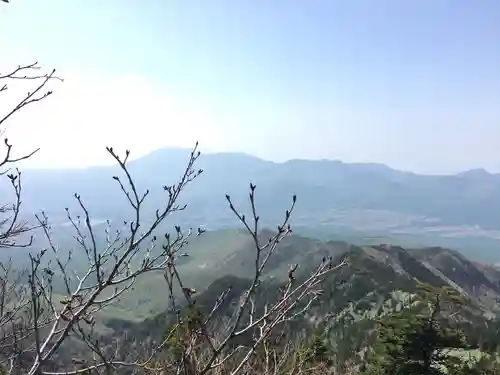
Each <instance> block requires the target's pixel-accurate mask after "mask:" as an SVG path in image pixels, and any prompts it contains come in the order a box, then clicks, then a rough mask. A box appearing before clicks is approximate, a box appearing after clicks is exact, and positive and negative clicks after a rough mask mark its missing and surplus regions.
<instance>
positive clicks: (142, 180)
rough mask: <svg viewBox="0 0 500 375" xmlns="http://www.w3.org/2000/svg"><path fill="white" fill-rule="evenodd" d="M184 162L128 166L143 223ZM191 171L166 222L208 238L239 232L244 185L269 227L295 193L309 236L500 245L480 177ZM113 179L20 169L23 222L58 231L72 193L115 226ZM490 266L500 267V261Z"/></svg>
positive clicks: (350, 167)
mask: <svg viewBox="0 0 500 375" xmlns="http://www.w3.org/2000/svg"><path fill="white" fill-rule="evenodd" d="M189 153H190V150H187V149H169V148H167V149H161V150H158V151H155V152H153V153H151V154H149V155H147V156H145V157H142V158H140V159H137V160H134V161H131V162H130V164H129V165H130V171H131V173H132V175H133V176H134V178H135V180H136V183H137V185H138V186H139V188H140V189H146V188H148V189H150V191H151V194H150V197H149V204H148V205H147V206H146V209H147V210H148V211H149V213H150V214H152V213H153V212H154V209H155V208H156V207H158V205H160V204H161V203H162V202H164V198H163V194H164V192H163V191H162V186H163V185H165V184H166V183H171V182H175V180H176V178H177V177H178V176H180V174H181V172H182V171H183V168H184V167H185V165H186V162H187V161H188V158H189ZM197 168H201V169H203V170H204V173H203V174H202V175H201V176H200V177H199V179H198V180H197V181H195V182H194V183H193V184H192V185H191V186H189V187H188V189H186V191H185V193H184V195H183V196H182V199H181V201H182V202H183V203H187V204H188V210H187V211H186V212H183V213H182V214H180V215H178V216H176V217H173V218H172V221H171V223H174V222H176V223H178V222H181V223H184V224H187V225H192V226H196V225H206V227H207V228H209V229H216V228H221V227H229V226H234V225H237V224H238V223H237V222H236V221H235V218H234V216H233V215H232V214H231V212H230V211H229V209H228V207H227V202H226V200H225V198H224V196H225V194H230V195H231V197H232V198H233V201H234V202H235V203H237V204H243V206H242V208H245V209H246V208H247V207H248V205H247V203H244V202H246V200H247V197H248V184H249V182H253V183H255V184H257V199H258V200H257V204H258V209H259V212H260V216H261V217H262V218H263V221H264V223H265V224H267V225H271V224H272V225H273V226H274V225H275V223H276V220H278V218H280V217H281V215H282V214H283V212H284V210H285V209H286V208H287V207H288V205H289V203H290V201H291V196H292V194H297V197H298V203H297V208H296V212H295V213H294V216H293V221H292V222H293V223H294V225H295V226H296V227H297V228H300V229H301V230H303V231H304V232H308V233H307V234H314V235H315V236H316V235H319V236H320V237H321V236H323V237H324V236H326V237H328V236H329V235H333V234H336V235H338V236H342V235H344V236H347V237H348V238H347V239H349V240H351V239H353V238H354V239H355V238H362V237H363V236H365V237H370V236H373V237H388V238H390V239H391V238H392V239H399V240H401V241H403V242H404V241H410V242H412V244H420V243H421V244H422V245H424V244H429V243H431V244H437V245H444V246H452V247H460V248H466V247H471V246H474V247H480V248H481V250H484V249H488V250H487V252H488V253H489V254H491V253H492V252H493V250H494V249H495V248H496V246H497V245H500V242H499V240H500V174H490V173H488V172H486V171H484V170H482V169H475V170H470V171H466V172H463V173H459V174H455V175H418V174H415V173H409V172H402V171H397V170H394V169H391V168H389V167H388V166H386V165H382V164H362V163H354V164H347V163H343V162H341V161H336V160H290V161H287V162H284V163H274V162H270V161H265V160H262V159H259V158H257V157H254V156H250V155H246V154H242V153H214V154H204V155H202V156H201V157H200V159H199V161H198V163H197ZM117 173H119V172H118V169H117V167H116V166H113V167H91V168H86V169H66V170H63V169H59V170H55V169H46V170H44V169H31V170H30V169H28V170H24V171H23V179H24V191H23V194H24V196H23V202H24V213H25V214H28V213H29V214H31V212H33V211H35V210H40V209H44V210H45V211H47V212H48V213H49V214H50V215H51V217H52V219H53V220H55V221H56V222H59V221H60V220H63V218H64V208H65V207H70V208H72V209H75V207H76V205H75V201H74V198H73V194H74V193H75V192H78V193H79V194H81V196H82V198H83V199H84V201H85V202H86V204H87V205H88V208H89V209H90V211H91V212H92V214H93V217H94V219H95V220H96V221H99V220H103V219H111V220H120V221H121V220H123V219H124V218H126V217H128V215H129V214H130V211H129V209H128V207H127V204H126V199H125V197H124V196H123V194H122V193H121V192H120V190H119V187H118V186H117V184H116V183H115V181H113V180H112V178H111V177H112V176H113V175H116V174H117ZM4 188H5V187H4V186H2V187H0V192H2V195H3V194H6V193H5V190H3V189H4ZM349 236H350V237H349ZM481 241H482V242H481ZM375 242H381V241H380V240H376V241H375ZM483 258H484V257H483ZM489 260H491V261H500V253H499V255H498V256H497V255H495V256H492V257H491V259H489Z"/></svg>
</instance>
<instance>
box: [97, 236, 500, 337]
mask: <svg viewBox="0 0 500 375" xmlns="http://www.w3.org/2000/svg"><path fill="white" fill-rule="evenodd" d="M283 245H284V246H283V247H281V248H280V249H279V251H278V252H277V253H276V254H279V256H277V257H276V258H275V260H274V262H273V263H271V264H270V269H269V271H268V273H267V274H266V277H265V281H264V282H265V283H266V285H267V288H265V287H263V289H262V290H272V289H273V288H274V289H276V288H277V287H278V286H279V285H282V284H283V282H285V281H286V275H287V273H286V269H287V268H288V265H289V264H292V263H294V262H298V263H299V264H300V269H301V272H302V274H301V275H303V276H305V275H306V274H308V272H310V271H311V269H312V268H313V267H314V265H315V264H316V263H317V262H319V260H320V259H321V258H322V257H323V256H324V255H331V256H333V257H335V259H336V260H335V261H336V262H340V261H341V260H342V259H347V260H348V263H347V265H346V266H344V267H343V268H342V269H341V270H339V271H338V272H336V273H334V274H333V275H331V277H330V278H328V279H327V280H326V282H324V284H323V289H324V294H323V297H322V300H321V302H320V303H318V304H315V305H314V306H313V308H312V309H311V310H310V312H309V313H308V314H309V316H310V317H311V320H307V319H306V320H305V321H310V322H313V321H314V322H316V323H314V324H317V322H318V321H327V320H328V319H330V318H331V317H333V316H339V315H342V314H350V315H352V316H353V317H354V318H355V320H360V319H361V320H362V319H372V318H373V317H374V316H375V315H374V314H375V312H377V311H378V312H380V311H385V310H387V309H389V310H390V309H394V308H397V305H398V304H399V303H400V302H401V301H402V299H404V298H407V296H409V295H411V294H412V293H415V292H416V290H417V284H418V282H423V283H426V284H429V285H431V286H434V287H441V286H451V287H452V288H454V289H456V290H457V291H458V292H459V293H460V294H461V295H462V296H463V298H464V301H466V308H465V309H463V311H462V313H461V314H463V316H464V319H466V321H469V322H471V321H474V322H476V323H477V322H485V321H486V320H488V319H492V318H498V317H499V314H500V270H497V269H496V268H494V267H492V266H486V265H482V264H479V263H477V262H473V261H471V260H468V259H467V258H465V257H464V256H463V255H461V254H459V253H457V252H455V251H452V250H449V249H443V248H422V249H404V248H402V247H399V246H389V245H378V246H353V245H348V244H346V243H340V242H339V243H337V242H329V243H325V242H319V241H317V240H314V239H310V238H305V237H299V236H291V237H288V238H287V241H286V243H284V244H283ZM243 249H244V248H240V249H239V250H237V251H236V252H235V253H234V254H233V255H232V256H231V257H230V262H232V266H229V263H230V262H226V263H224V264H223V265H222V264H221V266H220V267H219V268H218V271H217V275H218V276H217V277H215V276H216V275H214V274H212V280H213V281H212V282H210V283H207V284H206V286H205V287H203V288H201V289H200V290H199V293H198V294H197V295H196V301H197V304H199V305H200V306H203V307H204V308H206V309H208V310H209V309H211V308H212V306H213V303H214V301H215V299H216V298H217V297H218V296H219V295H220V294H221V293H222V292H223V291H224V290H225V289H227V288H228V287H229V286H230V287H231V293H230V294H229V295H228V296H227V297H226V300H225V309H226V310H225V311H226V312H225V313H229V311H230V310H231V309H232V306H234V305H233V304H232V302H233V301H236V300H238V299H239V298H240V296H241V295H242V293H244V291H245V290H246V288H248V286H249V285H250V284H251V267H245V262H246V260H245V259H247V258H248V256H247V253H248V250H249V249H245V250H243ZM301 249H302V251H301ZM234 265H241V266H242V267H241V268H238V267H237V268H231V267H233V266H234ZM249 266H250V265H249ZM301 275H300V274H299V276H298V278H299V280H300V278H301V277H303V276H301ZM192 280H194V278H192ZM207 280H208V279H206V278H205V279H204V282H206V281H207ZM273 286H274V287H273ZM266 296H267V292H266V293H264V294H259V299H258V300H259V302H260V303H262V304H264V303H265V301H266V298H268V297H269V296H267V297H266ZM405 296H406V297H405ZM170 316H171V315H170V314H168V313H167V312H162V313H160V314H157V315H155V316H153V317H150V318H147V319H146V320H144V321H143V322H137V321H136V322H130V321H126V320H124V319H116V318H112V319H110V320H109V321H108V323H107V324H108V325H109V326H110V327H112V328H113V329H115V330H122V329H126V330H129V331H131V332H133V334H134V335H137V336H138V337H143V336H151V335H152V332H156V331H157V330H155V328H156V327H165V326H166V324H167V320H168V319H169V317H170ZM312 317H314V319H312ZM307 324H309V323H307ZM311 324H312V323H311ZM481 324H482V323H481Z"/></svg>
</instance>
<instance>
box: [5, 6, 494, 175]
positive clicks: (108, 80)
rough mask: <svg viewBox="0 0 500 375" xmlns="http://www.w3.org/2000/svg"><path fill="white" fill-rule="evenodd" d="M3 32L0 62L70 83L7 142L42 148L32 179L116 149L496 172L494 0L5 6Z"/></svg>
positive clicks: (91, 161) (94, 160)
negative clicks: (48, 168) (41, 168)
mask: <svg viewBox="0 0 500 375" xmlns="http://www.w3.org/2000/svg"><path fill="white" fill-rule="evenodd" d="M0 32H1V33H2V35H3V36H2V38H0V62H1V63H4V64H5V63H6V62H10V63H12V64H17V63H20V62H27V61H31V60H34V59H35V60H39V61H40V62H43V63H44V64H45V65H46V66H47V67H56V68H59V69H61V71H62V73H61V74H62V75H63V76H64V77H65V78H67V79H66V82H65V84H64V85H63V86H64V87H61V88H60V87H57V88H56V89H54V91H55V94H54V98H51V100H52V101H53V102H52V103H51V104H50V105H47V108H48V107H50V108H51V109H50V108H49V109H46V110H42V109H37V110H39V111H40V112H37V116H41V115H43V114H45V116H46V118H43V117H42V119H43V120H42V121H43V122H44V127H43V131H41V130H36V129H34V128H33V127H31V128H28V125H24V126H25V128H24V129H28V130H23V131H22V132H21V131H19V134H18V133H16V134H17V136H18V138H19V142H25V143H26V144H29V145H31V144H34V143H33V142H34V139H36V141H37V142H41V143H42V144H41V146H42V151H43V152H42V153H41V154H40V155H39V159H38V162H35V164H36V165H85V164H96V163H102V162H103V156H104V152H103V151H102V147H103V145H104V144H101V143H105V144H108V143H109V142H111V140H113V144H118V145H119V146H123V147H131V148H132V149H133V150H134V148H135V149H137V153H138V154H144V153H146V152H147V151H149V150H151V149H154V148H158V147H162V146H167V145H170V146H172V145H175V146H188V145H189V144H192V143H194V142H195V141H196V140H197V139H200V140H201V142H202V143H201V145H202V149H208V150H215V151H217V150H222V151H224V150H233V151H234V150H238V151H244V152H248V153H252V154H256V155H258V156H261V157H264V158H268V159H274V160H284V159H290V158H322V157H325V158H334V159H342V160H344V161H348V162H349V161H373V162H382V163H386V164H389V165H390V166H393V167H395V168H401V169H409V170H414V171H418V172H431V173H436V172H455V171H458V170H463V169H468V168H475V167H484V168H486V169H488V170H490V171H500V2H499V1H498V0H482V1H480V2H476V1H471V0H440V1H436V0H419V1H416V0H415V1H414V0H408V1H400V0H380V1H379V0H377V1H375V0H364V1H362V0H337V1H335V0H322V1H316V0H309V1H304V0H301V1H298V0H275V1H270V0H237V1H235V0H226V1H217V0H210V1H207V0H198V1H194V0H192V1H181V0H178V1H167V0H162V1H161V0H156V1H154V0H142V1H132V0H71V1H70V0H43V1H40V0H13V2H12V4H11V5H9V6H1V7H0ZM68 77H70V78H71V79H69V78H68ZM66 92H67V94H66ZM82 93H86V94H82ZM88 93H91V94H88ZM78 100H79V103H78V104H76V103H75V102H77V101H78ZM108 102H109V103H110V104H109V105H108ZM56 103H57V104H56ZM172 103H174V104H172ZM44 105H45V104H44ZM70 109H71V110H70ZM64 110H65V111H66V113H65V114H64V115H61V114H60V113H61V111H63V112H64ZM44 111H45V112H44ZM145 113H148V114H147V115H144V117H143V116H142V114H145ZM28 119H29V117H26V119H25V120H24V121H25V122H26V123H28ZM56 123H57V124H56ZM176 123H179V124H180V125H179V126H177V127H176V126H175V124H176ZM29 126H33V125H32V123H30V124H29ZM19 129H21V126H20V127H19ZM30 129H31V130H30ZM21 133H22V134H21ZM77 133H78V134H79V135H78V136H77V135H76V134H77ZM28 134H29V135H30V136H28ZM33 134H36V135H35V136H33ZM23 137H24V138H23ZM26 137H28V138H29V140H28V139H27V138H26ZM75 138H78V139H75ZM96 139H97V140H99V141H95V140H96ZM62 141H65V142H64V144H63V142H62ZM99 142H101V143H99ZM130 143H134V144H133V145H130ZM68 150H71V151H72V156H68V153H67V151H68ZM63 153H64V154H65V155H67V156H65V157H64V158H61V156H60V155H61V154H63ZM37 163H38V164H37Z"/></svg>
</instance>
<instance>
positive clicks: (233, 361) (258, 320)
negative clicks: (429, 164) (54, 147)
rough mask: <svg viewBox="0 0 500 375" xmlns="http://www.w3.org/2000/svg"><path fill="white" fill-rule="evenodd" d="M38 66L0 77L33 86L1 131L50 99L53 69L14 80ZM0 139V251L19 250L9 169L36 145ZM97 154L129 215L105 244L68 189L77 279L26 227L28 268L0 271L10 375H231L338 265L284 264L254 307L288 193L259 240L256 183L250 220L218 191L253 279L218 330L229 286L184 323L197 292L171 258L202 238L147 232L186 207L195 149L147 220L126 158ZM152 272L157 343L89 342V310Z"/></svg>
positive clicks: (3, 343) (45, 229)
mask: <svg viewBox="0 0 500 375" xmlns="http://www.w3.org/2000/svg"><path fill="white" fill-rule="evenodd" d="M37 69H38V66H37V64H31V65H26V66H20V67H18V68H17V69H15V70H13V71H12V72H10V73H8V74H4V75H1V76H0V78H1V79H2V80H16V79H23V80H34V81H36V80H39V82H40V83H39V85H38V86H37V88H36V89H35V90H34V91H33V92H30V93H29V94H28V95H27V96H26V97H25V98H24V99H23V100H22V101H21V102H20V103H19V104H17V105H16V106H15V107H14V109H13V110H11V111H8V112H7V114H6V115H5V116H4V117H3V118H2V119H1V120H0V125H2V124H4V122H5V121H7V120H8V119H9V118H10V117H12V115H13V114H15V113H16V112H18V111H19V110H21V109H22V108H23V107H25V106H27V105H29V104H31V103H35V102H38V101H40V100H42V99H44V98H46V97H47V96H48V95H50V94H51V92H50V91H46V92H44V87H45V85H46V84H47V82H48V81H49V80H51V79H54V78H56V77H55V76H54V71H52V72H51V73H50V74H42V75H29V74H27V73H25V72H31V71H33V70H37ZM7 88H8V87H7V85H6V84H5V85H3V86H0V93H2V92H5V91H7ZM4 144H5V146H6V152H5V157H4V158H3V159H2V160H4V161H3V162H1V161H0V167H3V168H4V172H3V175H6V176H8V178H9V181H10V183H11V185H12V186H13V189H14V192H15V197H16V199H15V201H16V202H15V203H14V204H13V205H5V206H4V209H3V211H1V213H3V214H4V216H5V219H3V220H2V221H1V222H0V224H1V225H0V229H1V232H0V246H1V247H16V246H21V247H22V246H24V247H26V246H29V245H31V244H32V241H31V239H28V240H27V241H26V242H19V239H22V237H23V235H24V234H25V233H27V232H28V231H29V230H30V229H31V228H32V227H30V226H29V225H28V223H27V222H24V221H21V222H20V221H19V212H20V206H21V174H20V173H19V172H18V171H17V170H16V172H13V171H11V170H10V169H9V168H8V165H9V164H12V163H15V162H18V161H20V160H24V159H26V158H29V157H31V156H32V155H33V154H34V153H35V152H36V151H37V150H35V151H33V152H31V153H30V154H28V155H26V156H22V157H17V158H15V157H13V156H12V152H11V150H12V146H11V144H10V143H9V142H8V140H7V139H5V142H4ZM107 151H108V153H109V154H110V156H111V157H112V158H113V159H114V161H115V162H116V163H117V165H118V166H119V167H120V170H121V176H114V177H113V179H114V180H115V181H116V183H117V187H118V188H119V189H120V190H121V192H122V193H123V195H124V198H125V202H126V204H128V205H129V206H130V207H131V209H132V216H131V217H130V220H128V221H126V222H125V223H124V226H123V227H122V228H121V229H117V228H116V226H115V223H112V222H108V223H107V226H106V229H105V231H104V234H105V240H104V241H101V240H100V236H99V233H96V232H95V228H94V226H93V224H92V220H91V213H90V212H89V209H88V208H87V206H86V205H85V203H84V199H83V198H82V197H81V196H80V195H78V194H75V199H76V201H77V203H78V205H79V211H80V212H79V213H78V214H77V215H76V216H75V215H74V214H73V213H71V212H70V211H69V210H68V209H67V218H68V220H69V223H70V224H71V226H72V228H73V231H74V238H75V241H76V245H77V246H78V251H80V252H82V253H84V254H85V255H86V259H87V266H88V267H87V269H86V270H84V271H82V272H78V271H77V270H74V269H72V267H71V266H70V261H71V259H72V254H73V253H72V252H71V251H70V252H67V251H62V250H61V249H59V247H58V246H57V244H56V243H55V241H53V233H52V228H51V226H50V223H49V220H48V218H47V216H46V215H45V214H44V213H43V212H42V213H40V214H37V215H36V219H37V226H38V227H39V228H41V230H42V233H43V235H44V237H45V238H46V240H47V243H48V246H47V247H46V248H43V249H40V250H39V251H36V252H34V253H31V254H30V256H29V257H30V258H29V259H30V267H29V268H28V269H27V270H26V271H24V272H18V271H16V270H13V269H12V267H11V266H10V265H3V267H2V269H3V271H4V272H3V275H0V293H1V294H2V295H1V296H0V297H1V299H0V302H1V303H0V332H1V336H0V361H2V363H3V364H4V369H5V371H6V372H7V373H9V374H29V375H35V374H53V375H56V374H90V373H106V374H112V373H116V371H117V370H118V369H126V370H127V369H128V370H127V371H130V372H134V373H149V372H158V373H164V374H166V373H172V374H173V373H175V374H184V375H203V374H209V373H210V374H212V373H217V372H220V370H221V369H222V368H224V369H228V368H229V369H230V371H229V373H230V374H232V375H236V374H238V373H243V372H242V371H243V369H245V368H247V367H248V366H249V364H250V362H251V359H252V357H253V356H254V355H255V353H256V351H257V350H258V349H259V348H264V349H266V348H268V347H269V342H270V341H269V340H270V339H271V337H272V335H273V334H276V333H278V332H279V330H280V329H282V327H283V326H284V325H285V324H286V323H287V322H290V321H293V320H294V319H296V318H297V317H299V316H301V315H302V314H303V313H304V312H306V311H307V310H308V309H309V307H310V306H311V304H312V302H313V301H314V300H316V299H317V298H319V296H320V295H321V282H322V281H323V280H324V279H325V277H326V276H327V275H328V274H330V273H331V272H333V271H334V270H336V269H337V268H338V267H341V266H342V265H343V264H344V263H343V262H341V263H340V264H334V263H333V261H332V259H331V258H329V259H326V258H325V259H323V261H322V262H320V264H319V265H318V267H317V268H316V269H315V270H313V271H312V272H311V273H310V274H309V275H308V276H305V277H304V276H301V277H297V275H296V273H297V272H298V271H297V268H298V266H297V265H293V266H291V267H290V270H289V272H288V275H287V276H288V278H287V281H286V282H285V283H284V284H283V285H281V287H280V288H279V290H277V291H276V293H275V298H274V299H273V300H271V301H266V303H265V304H264V306H260V305H262V301H259V293H261V291H260V289H259V288H261V286H262V284H263V283H265V281H264V280H263V276H264V272H265V268H266V265H267V264H268V261H269V259H270V258H271V257H272V256H273V254H275V252H276V251H277V249H278V246H279V244H280V242H281V241H282V240H283V239H284V238H285V237H286V236H287V235H289V234H290V233H291V232H292V229H291V227H290V223H289V221H290V217H291V214H292V212H293V209H294V207H295V203H296V197H295V196H294V197H293V199H292V202H291V206H290V208H289V209H288V210H286V211H285V214H284V218H283V221H282V223H281V224H280V225H278V227H277V230H276V232H275V234H274V235H273V236H271V238H264V239H263V238H262V235H261V228H260V225H259V216H258V214H257V208H256V198H255V190H256V187H255V185H253V184H250V194H249V197H250V205H251V212H250V214H249V215H248V217H250V219H248V218H247V217H246V216H245V215H244V214H242V213H240V212H239V211H238V210H237V208H236V207H235V206H234V205H233V203H232V201H231V198H230V196H229V195H227V196H226V199H227V201H228V204H229V209H230V210H231V211H232V212H233V213H234V215H235V216H236V218H237V219H238V220H239V221H240V222H241V223H242V225H243V226H244V227H245V228H246V230H247V231H248V233H249V235H250V236H251V238H252V240H253V244H254V255H255V264H254V275H253V278H252V280H251V281H250V284H249V285H248V287H247V288H246V290H244V291H243V292H242V293H241V295H240V296H239V299H238V301H237V304H236V307H235V308H234V309H233V310H232V315H230V316H229V317H228V318H227V319H226V320H225V321H224V324H223V325H221V324H218V319H216V317H217V316H220V314H219V313H220V309H221V306H222V305H223V304H224V301H225V298H226V297H227V295H228V293H229V289H228V290H226V291H225V292H224V293H222V295H221V296H220V297H219V298H218V299H217V300H216V301H215V303H214V306H213V308H212V309H211V311H210V312H209V313H208V314H194V315H192V316H191V317H190V319H189V322H187V321H186V320H185V319H183V314H182V311H196V307H197V306H196V301H195V298H194V296H195V294H196V290H194V289H192V288H191V287H190V286H189V285H185V283H184V282H183V280H182V278H181V276H180V274H179V271H178V268H177V260H178V259H179V257H181V256H182V253H181V252H180V251H181V249H182V248H183V247H184V246H185V245H186V243H187V241H188V239H189V238H190V237H191V236H192V235H202V234H203V232H204V231H203V230H202V229H198V230H197V231H196V232H195V233H193V232H192V231H191V230H189V231H185V230H183V229H182V228H181V227H180V226H175V228H174V232H173V233H167V234H166V235H165V236H164V238H161V237H159V236H158V237H157V235H158V233H157V232H158V230H159V229H160V228H161V224H162V223H163V222H164V221H165V220H166V219H167V217H170V216H171V215H173V214H175V213H177V212H180V211H183V210H184V209H185V208H186V206H185V205H181V204H180V203H179V201H180V198H181V195H182V192H183V191H184V189H185V188H186V187H187V186H188V185H189V184H190V183H191V182H192V181H193V180H195V179H196V177H197V176H199V175H200V174H201V173H202V171H201V170H197V169H196V168H195V163H196V161H197V159H198V158H199V156H200V152H199V151H198V149H197V145H196V147H195V148H194V149H193V151H192V152H191V155H190V158H189V160H187V166H186V168H185V170H184V172H183V173H182V175H181V176H180V177H179V179H178V181H177V182H176V183H174V184H172V185H165V186H163V191H164V194H165V199H164V202H165V203H164V204H163V205H162V206H161V207H159V208H158V209H157V210H156V211H155V212H154V213H153V215H152V217H151V216H150V215H147V212H146V211H145V210H144V206H145V201H146V200H147V199H148V196H149V191H145V192H140V191H139V190H138V188H137V186H136V183H135V182H134V178H133V176H132V174H131V173H130V171H129V169H128V160H129V156H130V152H129V151H126V152H125V155H124V156H123V157H122V156H119V155H118V153H116V152H115V151H114V150H113V148H112V147H108V148H107ZM158 271H160V272H163V273H164V278H165V281H166V284H167V287H168V290H169V304H170V308H171V310H172V311H174V313H175V321H174V324H173V325H172V329H171V331H170V332H169V333H168V335H167V337H166V338H165V339H164V340H162V341H161V342H154V341H151V342H150V343H149V344H147V345H143V346H142V349H140V346H139V345H136V344H137V343H136V342H134V340H133V339H132V340H129V341H130V342H128V343H127V342H123V341H121V342H120V340H116V341H113V340H110V339H109V338H106V337H102V336H100V335H99V333H98V332H97V330H96V328H95V326H96V322H97V320H98V317H99V313H100V312H101V311H102V310H103V309H105V308H106V307H107V306H109V305H110V304H112V303H114V302H116V301H118V300H119V299H120V298H121V297H122V296H123V295H124V294H125V293H126V292H127V291H129V290H130V289H131V288H132V287H133V286H134V284H135V283H136V281H137V280H138V278H140V277H143V276H144V275H146V274H147V273H150V272H158ZM56 278H57V279H58V280H59V281H60V282H62V285H63V290H62V291H61V290H58V291H57V293H56V291H55V288H54V283H55V279H56ZM299 280H300V281H299ZM179 292H180V293H179ZM179 294H181V295H182V298H183V301H181V302H180V301H178V300H177V297H176V296H178V295H179ZM61 295H62V298H61ZM259 306H260V307H259ZM188 323H189V324H188ZM172 337H175V340H176V342H177V344H178V348H179V349H180V350H178V351H177V352H176V353H173V352H172V351H171V350H169V343H171V340H172ZM248 338H250V341H248V340H247V339H248ZM130 344H133V345H135V350H132V351H130V350H128V351H124V350H123V348H121V346H122V345H125V346H126V345H129V346H130ZM72 348H79V350H80V352H81V353H82V356H81V358H79V357H73V358H72V359H71V361H68V358H67V355H68V353H69V354H74V353H72V351H71V349H72ZM267 351H269V350H268V349H267Z"/></svg>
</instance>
